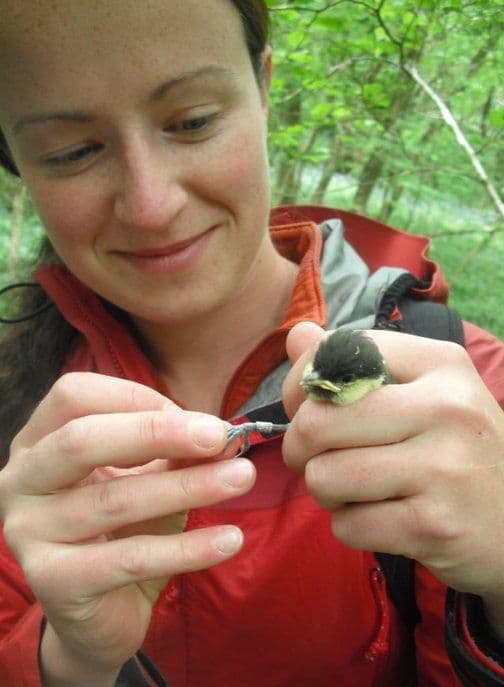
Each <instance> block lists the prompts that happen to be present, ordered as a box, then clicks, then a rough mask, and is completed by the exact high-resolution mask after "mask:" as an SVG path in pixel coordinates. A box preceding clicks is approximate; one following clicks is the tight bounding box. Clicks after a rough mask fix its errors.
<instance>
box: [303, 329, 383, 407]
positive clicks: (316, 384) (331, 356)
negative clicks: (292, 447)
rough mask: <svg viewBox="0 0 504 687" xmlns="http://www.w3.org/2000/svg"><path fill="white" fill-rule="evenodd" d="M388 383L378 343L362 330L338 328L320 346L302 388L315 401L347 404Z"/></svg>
mask: <svg viewBox="0 0 504 687" xmlns="http://www.w3.org/2000/svg"><path fill="white" fill-rule="evenodd" d="M386 381H387V368H386V365H385V362H384V360H383V357H382V355H381V353H380V350H379V348H378V346H377V345H376V344H375V342H374V341H373V340H372V339H370V338H369V337H368V336H366V334H365V333H364V332H362V331H358V330H352V329H338V330H336V331H335V332H333V333H332V334H331V335H330V336H329V337H328V338H327V339H325V340H324V341H322V342H321V343H320V344H319V347H318V349H317V352H316V354H315V358H314V360H313V363H308V365H307V366H306V368H305V370H304V373H303V378H302V380H301V386H302V388H303V391H304V392H305V394H306V395H307V396H308V397H309V398H312V399H313V400H317V401H331V402H332V403H336V404H339V405H347V404H348V403H354V402H355V401H358V400H359V399H360V398H362V397H363V396H365V395H366V394H367V393H368V392H369V391H371V390H373V389H377V388H379V387H380V386H382V384H385V383H386Z"/></svg>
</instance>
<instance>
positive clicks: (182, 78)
mask: <svg viewBox="0 0 504 687" xmlns="http://www.w3.org/2000/svg"><path fill="white" fill-rule="evenodd" d="M205 76H227V77H228V78H229V77H233V76H234V72H233V71H231V70H230V69H227V68H226V67H221V66H219V65H206V66H204V67H201V68H200V69H194V70H191V71H188V72H184V73H182V74H178V75H177V76H174V77H173V78H171V79H168V80H167V81H164V82H163V83H162V84H161V85H160V86H157V87H156V89H155V90H154V91H153V92H152V94H151V95H150V97H149V100H150V101H151V102H156V101H158V100H162V98H164V97H165V96H166V94H167V93H168V92H169V91H170V90H171V89H172V88H175V87H176V86H179V85H181V84H185V83H189V82H191V81H194V80H196V79H200V78H202V77H205ZM92 119H93V117H92V116H91V115H89V114H88V113H86V112H83V111H81V110H61V111H57V112H39V113H33V114H28V115H25V116H24V117H21V118H20V119H18V120H17V121H16V122H15V123H14V125H13V127H12V132H13V133H14V134H19V133H20V132H21V131H22V129H24V127H26V126H29V125H30V124H45V123H47V122H51V121H57V122H78V123H80V124H87V123H88V122H90V121H92Z"/></svg>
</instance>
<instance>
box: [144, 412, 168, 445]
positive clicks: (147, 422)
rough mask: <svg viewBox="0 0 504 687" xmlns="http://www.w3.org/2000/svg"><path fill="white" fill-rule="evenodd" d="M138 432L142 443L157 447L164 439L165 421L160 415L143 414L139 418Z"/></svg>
mask: <svg viewBox="0 0 504 687" xmlns="http://www.w3.org/2000/svg"><path fill="white" fill-rule="evenodd" d="M138 431H139V434H140V440H141V441H142V443H146V444H148V445H149V446H157V445H159V444H160V443H162V442H163V441H164V440H165V437H166V419H165V418H164V417H163V414H162V413H155V412H153V413H145V414H142V415H140V416H139V426H138Z"/></svg>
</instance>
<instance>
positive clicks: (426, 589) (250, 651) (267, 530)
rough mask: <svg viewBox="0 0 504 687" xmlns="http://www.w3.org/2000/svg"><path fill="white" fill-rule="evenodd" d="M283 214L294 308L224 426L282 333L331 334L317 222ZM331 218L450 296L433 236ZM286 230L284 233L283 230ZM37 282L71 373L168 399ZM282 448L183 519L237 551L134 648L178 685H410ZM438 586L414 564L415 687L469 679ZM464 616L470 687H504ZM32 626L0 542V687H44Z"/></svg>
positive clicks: (258, 455)
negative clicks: (231, 531) (321, 330)
mask: <svg viewBox="0 0 504 687" xmlns="http://www.w3.org/2000/svg"><path fill="white" fill-rule="evenodd" d="M296 212H301V213H303V215H304V216H308V217H310V218H312V219H313V220H314V221H318V222H319V221H322V220H323V219H325V218H326V217H327V216H328V214H327V211H326V210H324V209H321V208H301V209H298V210H296ZM291 213H292V211H291V210H289V209H281V210H279V211H277V212H276V213H275V214H274V215H273V224H274V225H275V228H274V229H273V236H274V239H275V242H276V245H277V248H278V250H279V251H280V252H282V253H283V254H284V255H285V256H287V257H289V258H290V259H293V260H296V261H297V262H299V263H300V270H299V277H298V280H297V283H296V286H295V289H294V292H293V297H292V301H291V303H290V306H289V307H288V309H287V312H286V314H285V318H284V321H283V323H282V324H281V325H280V327H278V329H277V330H276V331H274V332H272V333H271V334H270V335H269V336H268V337H266V338H265V339H264V340H263V341H262V342H261V344H260V345H259V346H258V347H257V348H256V349H255V350H254V351H252V352H251V354H250V355H249V356H248V357H247V358H246V360H244V361H243V363H242V365H241V366H240V368H239V369H238V370H237V371H236V374H235V375H234V377H233V379H232V382H231V383H230V386H229V388H228V390H227V392H226V395H225V398H224V400H223V405H222V409H221V413H222V417H226V418H229V417H232V416H233V415H234V414H236V412H237V410H238V409H239V408H240V406H242V404H243V403H244V402H245V401H246V400H247V398H249V397H250V395H251V394H252V393H253V392H254V391H255V389H256V388H257V386H258V384H259V383H260V381H261V380H262V379H263V378H264V376H265V375H266V374H268V373H269V372H270V371H271V370H272V369H273V368H275V367H276V366H277V365H278V364H279V363H281V362H282V361H283V360H284V359H285V346H284V344H285V338H286V335H287V333H288V331H289V330H290V329H291V327H292V326H293V325H294V324H295V323H296V322H298V321H301V320H307V319H309V320H312V321H314V322H316V323H318V324H320V325H321V326H325V325H326V324H327V323H326V312H325V303H324V298H323V294H322V291H321V286H320V278H319V268H318V265H319V257H320V251H321V240H320V233H319V231H318V228H317V227H316V226H315V225H314V224H312V223H311V222H310V221H306V220H303V221H300V222H297V223H294V224H293V223H292V217H291ZM337 214H338V216H340V217H342V219H343V220H344V222H345V226H346V227H347V231H346V237H347V239H348V241H349V242H350V243H351V244H352V245H353V246H354V247H355V248H356V250H357V251H358V252H359V254H360V255H361V256H362V257H364V259H365V260H366V262H367V264H368V265H369V267H370V269H371V271H373V270H374V269H376V267H378V266H380V265H383V264H387V265H392V266H402V267H404V268H406V269H407V270H409V271H411V272H412V273H413V274H414V275H415V276H417V277H419V278H421V279H425V280H428V281H429V284H430V285H429V287H428V288H427V289H426V290H425V291H424V292H423V296H424V297H427V298H429V299H432V300H436V301H440V302H443V301H445V300H446V297H447V288H446V283H445V282H444V279H443V277H442V275H441V273H440V271H439V269H438V268H437V266H436V265H435V264H434V263H432V262H430V261H429V260H428V259H427V257H426V250H427V246H428V242H427V240H425V239H421V238H418V237H413V236H409V235H405V234H401V233H399V232H396V231H394V230H391V229H389V228H387V227H384V225H380V224H378V223H375V222H372V221H371V220H365V219H364V218H358V217H356V216H353V215H351V214H349V213H337ZM330 215H331V216H334V215H335V212H334V211H331V212H330ZM285 220H287V221H289V222H291V223H290V224H288V225H285V224H284V222H285ZM280 225H281V226H280ZM38 278H39V280H40V282H41V284H42V285H43V287H44V289H45V290H46V291H47V293H48V294H49V295H50V297H51V298H52V299H53V300H54V302H55V303H56V304H57V306H58V308H59V309H60V310H61V311H62V313H63V314H64V316H65V317H66V318H67V319H68V321H70V322H71V324H72V325H73V326H74V327H76V329H78V330H79V331H80V332H81V333H82V337H81V339H80V342H79V345H78V346H77V348H76V349H75V350H74V352H73V354H72V356H71V358H70V360H69V361H68V365H67V369H79V370H93V371H99V372H102V373H104V374H112V375H115V376H121V377H125V378H128V379H134V380H136V381H139V382H142V383H145V384H148V385H150V386H152V387H153V388H156V389H158V390H160V391H162V392H164V393H166V394H167V395H168V394H169V390H168V389H167V388H166V386H165V384H164V382H163V380H162V379H161V377H160V375H158V373H157V372H156V370H155V369H154V368H153V366H152V365H151V364H150V362H149V361H148V360H147V359H146V358H145V357H144V356H143V354H142V353H141V351H140V350H139V349H138V347H137V346H136V344H135V342H134V340H133V338H132V337H131V336H130V334H129V333H128V332H127V331H126V330H125V329H124V328H123V326H122V325H121V324H119V323H118V322H117V321H116V320H114V319H113V318H112V317H111V316H110V315H109V314H108V313H107V312H106V311H105V310H104V308H103V306H102V305H101V303H100V301H99V299H98V298H96V297H95V296H94V295H93V294H92V293H91V292H90V291H88V290H87V288H85V287H84V286H83V285H82V284H80V283H79V282H77V280H76V279H75V278H74V277H73V276H71V275H70V274H68V273H67V272H66V270H65V269H64V268H62V267H60V266H57V267H52V268H49V269H48V270H45V271H43V272H41V273H39V274H38ZM464 330H465V336H466V347H467V350H468V351H469V354H470V355H471V357H472V359H473V361H474V363H475V365H476V367H477V369H478V370H479V372H480V374H481V376H482V377H483V379H484V381H485V382H486V384H487V385H488V386H489V388H490V389H491V391H492V392H493V393H494V394H495V395H496V397H497V398H498V400H499V401H500V402H501V403H502V404H504V372H503V371H504V347H503V346H502V345H501V344H500V343H499V342H498V341H497V340H496V339H494V338H493V337H491V336H490V335H489V334H486V333H485V332H482V331H481V330H479V329H477V328H476V327H474V326H473V325H470V324H467V323H465V324H464ZM280 445H281V439H278V438H277V439H270V440H260V441H257V442H256V443H255V445H254V446H253V448H252V450H251V452H250V454H249V457H250V458H251V459H252V460H253V461H254V463H255V465H256V469H257V481H256V484H255V487H254V488H253V490H252V491H251V492H250V493H249V494H247V495H245V496H242V497H240V498H238V499H235V500H233V501H227V502H225V503H223V504H220V505H217V506H215V507H212V508H208V509H200V510H197V511H192V512H191V513H190V515H189V521H188V528H199V527H203V526H207V525H211V524H221V523H233V524H237V525H238V526H239V527H241V528H242V530H243V531H244V534H245V545H244V548H243V550H242V551H241V552H240V554H239V555H237V556H236V557H235V558H233V559H232V560H230V561H228V562H226V563H224V564H222V565H220V566H217V567H215V568H213V569H211V570H208V571H204V572H199V573H192V574H186V575H182V576H179V577H176V578H174V579H172V580H171V581H170V583H169V584H168V586H167V587H166V589H165V590H164V591H163V592H162V594H161V595H160V598H159V600H158V601H157V603H156V605H155V607H154V610H153V614H152V620H151V624H150V628H149V631H148V634H147V637H146V640H145V644H144V647H143V649H144V650H145V652H146V653H147V654H148V655H149V656H150V658H151V659H152V660H153V661H154V663H155V664H156V665H157V667H158V668H159V670H160V671H161V672H162V673H163V675H164V676H165V677H166V679H167V680H168V681H169V683H170V685H171V686H172V687H182V685H184V687H200V686H201V687H235V686H236V687H259V686H260V687H307V686H311V685H313V686H316V687H335V685H338V687H368V686H369V687H371V686H373V687H407V686H408V685H409V684H410V680H411V684H415V683H414V680H413V678H412V676H413V675H414V668H413V664H412V658H411V655H410V654H409V653H408V651H407V646H406V645H407V637H406V636H405V632H404V627H403V625H402V623H401V620H400V619H399V615H398V612H397V610H396V608H395V607H394V605H393V603H392V602H391V601H390V599H389V597H388V595H387V590H386V583H385V579H384V576H383V574H382V572H381V570H380V569H379V566H378V564H377V561H376V559H375V557H374V555H373V554H372V553H367V552H360V551H354V550H350V549H348V548H346V547H344V546H343V545H342V544H340V543H339V542H338V541H336V540H335V538H334V537H333V536H332V534H331V531H330V515H329V514H328V513H327V512H325V511H323V510H321V509H320V508H319V507H318V506H317V504H316V503H315V502H314V500H313V499H312V498H311V496H310V495H309V494H308V492H307V489H306V485H305V483H304V480H303V478H302V477H300V476H298V475H297V474H294V473H292V472H291V471H290V470H288V469H287V468H286V467H285V465H284V463H283V461H282V459H281V454H280ZM445 592H446V590H445V588H444V587H443V586H442V585H441V584H439V583H438V582H437V581H436V580H435V579H434V578H433V577H432V576H431V575H430V574H429V573H428V572H427V571H426V570H425V569H424V568H422V567H421V566H419V565H418V566H417V569H416V595H417V604H418V607H419V610H420V612H421V616H422V620H421V622H420V624H419V625H418V626H417V629H416V632H415V655H416V665H417V670H418V685H420V686H421V687H458V686H459V685H461V684H462V683H461V682H459V680H458V679H457V678H456V677H455V674H454V672H453V669H452V667H451V664H450V660H449V659H448V656H447V654H446V651H445V648H444V633H445ZM464 608H465V607H464V606H463V605H461V604H459V605H458V606H457V607H455V608H454V609H453V615H452V616H451V623H452V626H453V627H452V629H453V632H454V635H455V637H456V641H457V647H458V648H457V650H458V651H460V652H461V653H462V654H464V655H465V656H466V658H468V659H469V661H473V662H474V664H475V666H476V668H475V671H476V672H477V670H478V669H479V668H481V669H484V670H485V671H488V672H489V674H491V675H492V676H494V677H495V680H496V682H485V681H484V680H482V681H480V680H479V678H476V677H474V681H473V682H471V683H470V684H473V685H474V687H476V685H478V686H479V685H486V684H504V670H503V669H502V668H500V667H499V666H497V665H496V664H495V663H493V662H492V660H491V659H490V658H489V657H488V656H486V655H485V654H484V653H482V652H481V651H480V649H478V647H477V645H476V643H475V642H474V641H473V639H472V638H471V636H470V634H469V632H468V629H467V624H466V622H465V617H464V612H465V611H464ZM41 622H42V612H41V610H40V608H39V606H38V604H37V602H36V600H35V599H34V598H33V596H32V594H31V592H30V590H29V589H28V587H27V586H26V584H25V583H24V581H23V576H22V573H21V570H20V569H19V567H18V565H17V563H16V562H15V561H14V560H13V558H12V556H11V555H10V553H9V551H8V550H7V548H6V546H5V543H4V541H3V539H0V683H1V684H5V685H8V686H11V685H12V687H39V686H40V677H39V672H38V665H37V651H38V645H39V638H40V628H41ZM413 660H414V659H413ZM476 672H475V673H474V675H476ZM469 679H470V680H472V679H473V678H469ZM500 680H502V682H500Z"/></svg>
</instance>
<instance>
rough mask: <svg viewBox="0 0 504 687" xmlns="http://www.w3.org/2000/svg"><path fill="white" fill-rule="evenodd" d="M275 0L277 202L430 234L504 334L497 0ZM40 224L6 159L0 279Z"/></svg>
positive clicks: (469, 302) (443, 259)
mask: <svg viewBox="0 0 504 687" xmlns="http://www.w3.org/2000/svg"><path fill="white" fill-rule="evenodd" d="M268 4H269V6H270V8H271V15H272V24H273V27H272V28H273V33H272V43H273V47H274V63H275V68H274V78H273V84H272V97H271V115H270V119H271V134H270V154H271V170H272V179H273V196H272V202H273V204H275V205H278V204H284V203H303V204H304V203H321V204H325V205H331V206H335V207H340V208H342V209H350V210H354V211H357V212H360V213H362V214H366V215H369V216H371V217H375V218H377V219H380V220H381V221H383V222H385V223H388V224H391V225H392V226H395V227H396V228H398V229H403V230H405V231H408V232H413V233H419V234H423V235H428V236H431V237H432V248H431V256H432V257H433V259H435V260H436V261H438V262H440V263H441V265H442V268H443V271H444V273H445V275H446V277H447V279H448V281H449V283H450V285H451V299H450V303H451V305H452V306H453V307H455V308H456V309H458V310H459V312H460V313H461V315H462V316H463V317H464V318H465V319H469V320H471V321H473V322H475V323H476V324H478V325H480V326H482V327H484V328H486V329H488V330H489V331H491V332H492V333H494V334H495V335H497V336H498V337H500V338H504V307H503V305H504V303H503V300H504V299H503V294H504V268H503V266H502V262H503V259H504V217H503V210H502V207H503V206H502V200H501V198H502V194H503V191H504V189H503V184H502V180H503V178H502V171H503V170H504V146H503V131H504V87H503V80H502V74H503V73H504V54H503V50H502V47H503V45H502V41H503V39H502V36H503V33H504V32H503V29H504V13H503V12H502V4H501V2H500V0H499V1H497V0H485V1H479V2H478V1H476V2H474V1H471V2H463V1H462V0H449V1H441V2H437V1H436V2H434V1H429V2H421V1H420V2H419V1H418V0H416V1H415V2H413V1H411V0H381V1H380V2H378V1H376V0H368V1H367V2H365V1H351V0H335V1H332V2H331V1H330V0H290V1H289V0H284V1H283V2H282V1H280V0H275V1H273V0H270V1H269V3H268ZM416 74H419V75H420V76H421V78H422V79H423V81H424V83H425V84H427V85H428V87H430V88H431V89H433V91H434V92H435V93H436V94H437V95H438V96H439V98H440V99H441V101H442V102H443V103H444V104H445V105H446V106H447V107H448V108H449V111H450V112H451V113H452V115H453V118H454V120H455V121H456V123H457V124H458V126H459V127H460V130H461V132H462V134H463V136H464V138H465V140H466V142H467V145H468V147H469V148H470V154H469V153H468V152H467V150H466V148H464V147H463V145H462V144H461V139H460V137H459V139H457V137H456V136H455V133H454V130H453V128H452V127H451V126H449V124H448V123H447V121H446V117H443V115H442V113H441V111H440V108H439V104H437V103H436V102H435V101H434V100H433V98H432V96H431V95H429V94H428V93H427V91H426V88H425V87H424V85H421V84H420V83H419V80H418V79H416V78H415V75H416ZM478 164H479V165H481V168H482V170H483V174H482V172H481V171H480V172H479V173H478V172H477V170H476V165H478ZM482 176H486V177H487V179H486V181H484V180H483V179H482ZM499 203H500V205H499ZM41 235H42V229H41V227H40V223H39V221H38V219H37V217H36V215H35V213H34V212H33V209H32V207H31V204H30V201H29V198H28V197H27V194H26V192H25V191H24V189H23V187H22V185H21V184H20V183H19V182H17V181H16V180H15V179H13V178H12V177H9V176H8V175H7V174H6V173H0V286H2V285H5V284H8V283H10V282H12V281H14V280H16V279H19V278H20V277H22V276H23V275H24V274H25V273H26V271H27V270H29V266H28V263H29V261H30V260H31V259H32V258H33V256H34V255H35V254H36V250H37V244H38V241H39V239H40V236H41Z"/></svg>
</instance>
